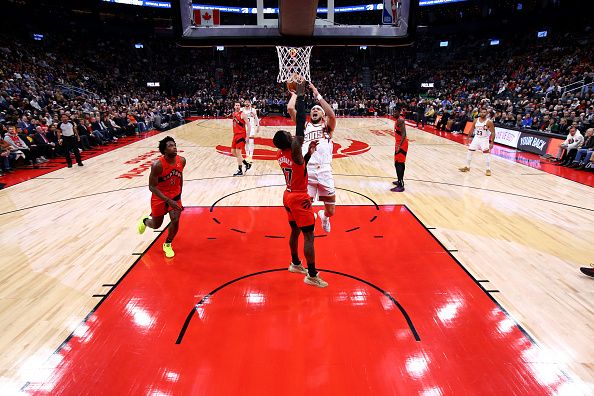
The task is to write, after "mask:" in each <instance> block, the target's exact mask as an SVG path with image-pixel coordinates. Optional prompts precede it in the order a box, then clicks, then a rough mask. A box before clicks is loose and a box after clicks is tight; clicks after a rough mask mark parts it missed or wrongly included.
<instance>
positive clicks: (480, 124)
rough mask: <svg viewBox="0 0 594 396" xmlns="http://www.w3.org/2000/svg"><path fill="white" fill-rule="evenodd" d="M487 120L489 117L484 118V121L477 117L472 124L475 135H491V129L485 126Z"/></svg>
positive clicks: (481, 136) (482, 136) (485, 136)
mask: <svg viewBox="0 0 594 396" xmlns="http://www.w3.org/2000/svg"><path fill="white" fill-rule="evenodd" d="M489 121H490V120H489V118H486V119H485V121H481V119H480V118H477V120H476V124H474V136H475V137H477V138H485V139H488V138H489V137H490V136H491V131H490V130H489V128H488V127H487V122H489Z"/></svg>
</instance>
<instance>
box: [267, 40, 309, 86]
mask: <svg viewBox="0 0 594 396" xmlns="http://www.w3.org/2000/svg"><path fill="white" fill-rule="evenodd" d="M312 48H313V47H312V46H309V47H276V52H277V54H278V77H277V78H276V81H278V82H279V83H280V82H289V83H291V82H297V81H298V80H305V81H311V76H310V75H309V57H310V55H311V49H312Z"/></svg>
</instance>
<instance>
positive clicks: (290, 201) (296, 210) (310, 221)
mask: <svg viewBox="0 0 594 396" xmlns="http://www.w3.org/2000/svg"><path fill="white" fill-rule="evenodd" d="M283 205H284V206H285V209H286V211H287V217H288V219H289V222H295V224H297V227H299V228H304V227H311V226H313V225H314V224H315V222H316V219H315V217H314V213H313V210H312V208H311V200H310V199H309V195H308V194H307V193H306V192H291V191H287V190H285V193H284V195H283Z"/></svg>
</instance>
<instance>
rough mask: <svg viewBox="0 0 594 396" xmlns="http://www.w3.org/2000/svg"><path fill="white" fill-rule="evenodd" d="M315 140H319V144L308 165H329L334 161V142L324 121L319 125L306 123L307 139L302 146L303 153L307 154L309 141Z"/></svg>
mask: <svg viewBox="0 0 594 396" xmlns="http://www.w3.org/2000/svg"><path fill="white" fill-rule="evenodd" d="M313 140H317V141H318V146H317V148H316V151H314V153H313V154H312V156H311V158H310V159H309V162H308V165H329V164H330V163H332V151H333V149H334V143H333V142H332V138H331V137H330V134H329V133H328V127H327V126H326V123H325V122H324V121H322V122H320V123H319V124H317V125H315V124H312V123H311V122H307V123H306V124H305V139H304V142H303V147H302V151H303V155H305V154H307V151H308V150H309V143H310V142H311V141H313Z"/></svg>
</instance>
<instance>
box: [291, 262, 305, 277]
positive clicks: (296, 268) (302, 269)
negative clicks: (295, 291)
mask: <svg viewBox="0 0 594 396" xmlns="http://www.w3.org/2000/svg"><path fill="white" fill-rule="evenodd" d="M289 272H293V273H296V274H307V270H306V269H305V267H304V266H303V264H299V265H295V264H293V263H291V265H289Z"/></svg>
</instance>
